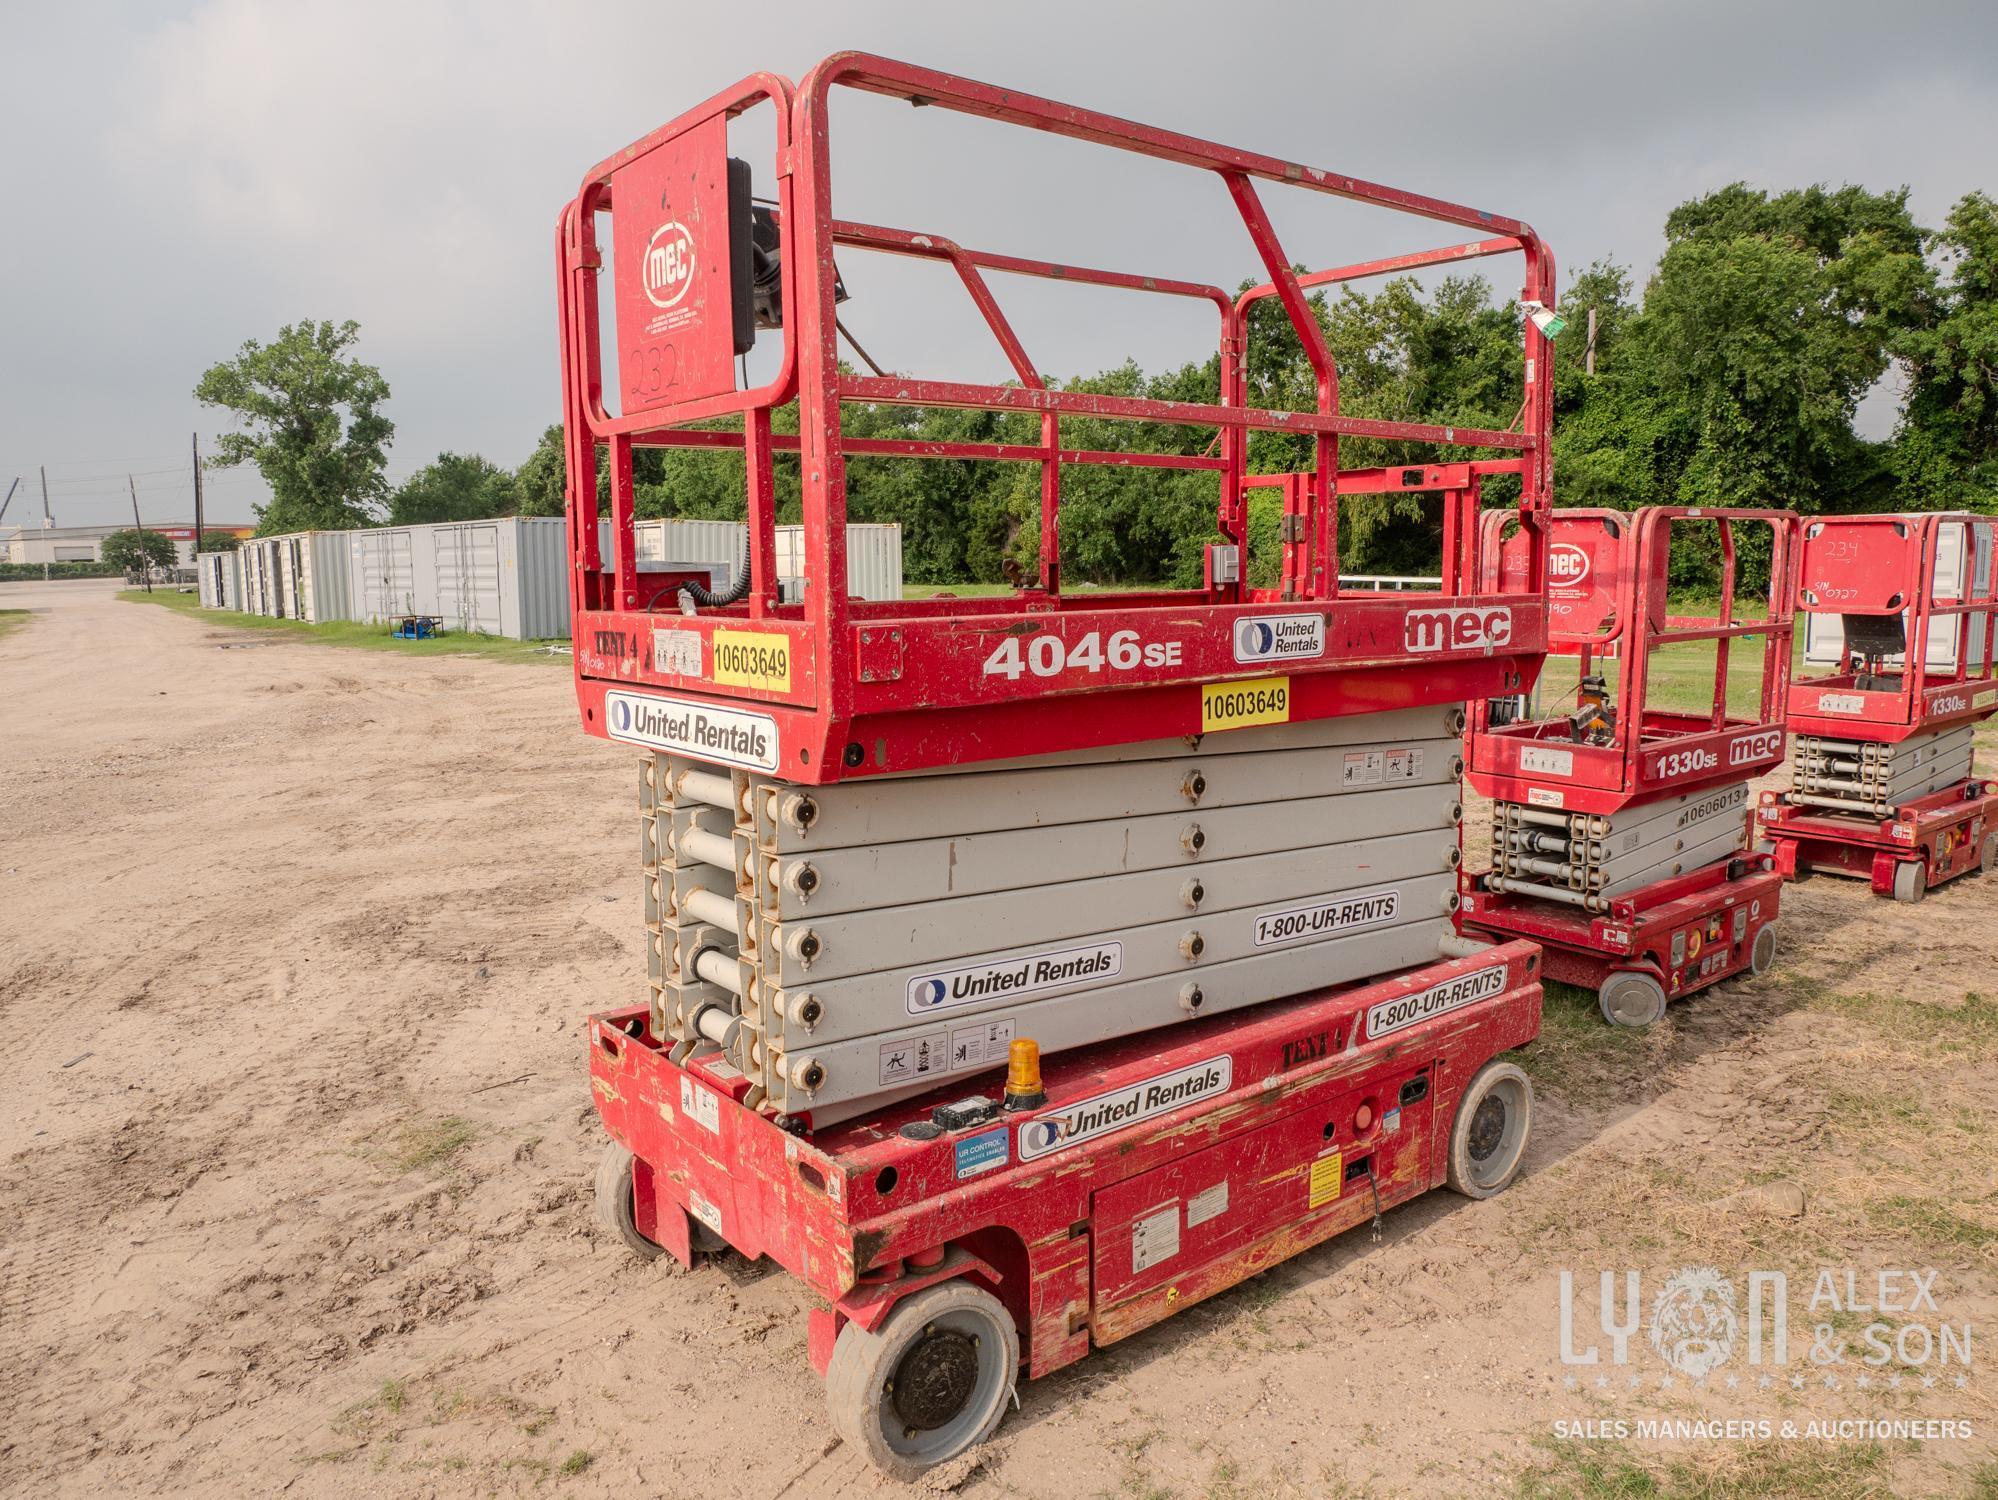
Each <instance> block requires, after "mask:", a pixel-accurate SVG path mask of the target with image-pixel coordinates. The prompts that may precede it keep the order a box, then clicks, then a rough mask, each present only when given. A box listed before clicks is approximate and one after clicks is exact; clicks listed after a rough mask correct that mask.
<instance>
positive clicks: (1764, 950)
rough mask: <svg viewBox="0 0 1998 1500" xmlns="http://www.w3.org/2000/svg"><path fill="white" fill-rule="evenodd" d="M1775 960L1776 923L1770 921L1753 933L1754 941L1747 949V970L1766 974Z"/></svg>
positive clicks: (1752, 972)
mask: <svg viewBox="0 0 1998 1500" xmlns="http://www.w3.org/2000/svg"><path fill="white" fill-rule="evenodd" d="M1775 962H1776V924H1775V923H1774V922H1771V923H1770V924H1769V925H1768V926H1767V927H1764V928H1763V929H1762V930H1761V931H1760V932H1758V933H1756V934H1755V943H1754V945H1753V946H1752V947H1751V948H1750V949H1749V950H1748V972H1749V973H1751V974H1767V973H1768V972H1769V970H1770V967H1771V966H1772V965H1773V964H1774V963H1775Z"/></svg>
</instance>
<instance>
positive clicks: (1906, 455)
mask: <svg viewBox="0 0 1998 1500" xmlns="http://www.w3.org/2000/svg"><path fill="white" fill-rule="evenodd" d="M1931 244H1932V246H1933V248H1934V249H1935V250H1936V251H1937V252H1938V253H1939V256H1940V258H1941V260H1942V263H1943V267H1944V269H1945V271H1946V272H1947V280H1946V281H1944V282H1943V283H1942V284H1941V285H1940V286H1939V287H1938V288H1937V291H1936V295H1935V297H1934V298H1933V301H1932V303H1931V307H1930V310H1929V316H1928V317H1927V318H1926V319H1925V320H1924V322H1923V324H1922V326H1920V327H1917V328H1913V329H1910V330H1908V331H1907V332H1906V333H1904V334H1903V335H1902V337H1901V338H1900V340H1899V341H1898V342H1897V344H1896V345H1895V353H1896V354H1898V355H1899V356H1900V358H1901V359H1902V360H1903V361H1904V363H1905V366H1906V370H1907V376H1908V397H1907V404H1906V406H1905V408H1904V410H1903V413H1902V418H1901V425H1900V429H1899V431H1898V432H1897V433H1896V434H1895V451H1894V458H1893V468H1894V473H1895V477H1896V478H1897V479H1898V480H1899V481H1900V483H1901V485H1902V487H1903V490H1904V498H1905V501H1908V502H1912V503H1913V504H1915V505H1917V506H1919V507H1921V508H1924V509H1973V510H1982V511H1998V203H1994V202H1993V201H1992V200H1991V199H1990V198H1989V197H1987V196H1986V195H1985V194H1983V193H1971V194H1969V195H1968V196H1966V197H1965V198H1963V199H1962V200H1961V201H1959V202H1958V203H1957V205H1956V206H1955V207H1954V208H1953V209H1951V210H1950V215H1949V218H1948V220H1947V221H1946V222H1945V223H1944V225H1943V228H1942V229H1941V231H1940V232H1938V233H1937V234H1936V235H1935V236H1934V237H1933V239H1932V241H1931Z"/></svg>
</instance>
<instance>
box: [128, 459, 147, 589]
mask: <svg viewBox="0 0 1998 1500" xmlns="http://www.w3.org/2000/svg"><path fill="white" fill-rule="evenodd" d="M125 483H126V484H127V485H128V486H129V487H130V488H131V491H132V530H133V531H134V532H136V533H137V534H138V538H139V576H140V577H141V578H143V579H144V580H145V582H146V592H147V593H149V594H150V593H151V592H152V591H153V565H152V562H151V560H150V559H149V558H147V556H146V528H145V527H144V526H143V525H141V524H140V522H139V486H138V483H137V481H135V480H134V479H133V478H132V476H131V475H130V474H127V475H126V476H125Z"/></svg>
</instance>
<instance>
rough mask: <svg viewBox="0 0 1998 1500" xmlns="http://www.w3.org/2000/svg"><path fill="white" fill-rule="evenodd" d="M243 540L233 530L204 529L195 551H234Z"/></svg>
mask: <svg viewBox="0 0 1998 1500" xmlns="http://www.w3.org/2000/svg"><path fill="white" fill-rule="evenodd" d="M242 545H243V542H242V539H241V538H240V537H238V536H237V535H236V534H235V533H234V532H233V531H204V532H203V533H202V534H201V542H200V544H199V545H198V546H197V547H196V548H195V549H194V550H195V551H197V552H234V551H235V550H236V549H237V548H238V547H240V546H242Z"/></svg>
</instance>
